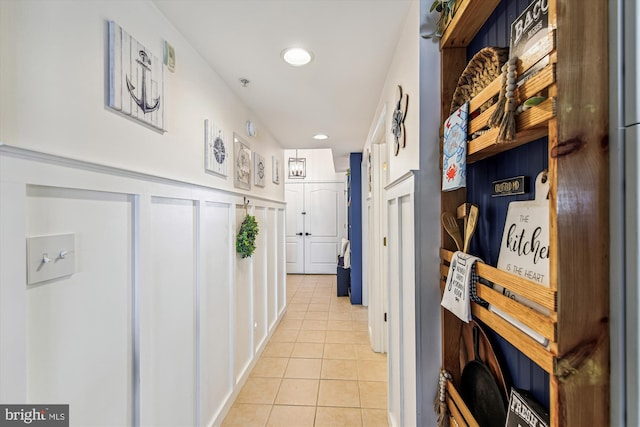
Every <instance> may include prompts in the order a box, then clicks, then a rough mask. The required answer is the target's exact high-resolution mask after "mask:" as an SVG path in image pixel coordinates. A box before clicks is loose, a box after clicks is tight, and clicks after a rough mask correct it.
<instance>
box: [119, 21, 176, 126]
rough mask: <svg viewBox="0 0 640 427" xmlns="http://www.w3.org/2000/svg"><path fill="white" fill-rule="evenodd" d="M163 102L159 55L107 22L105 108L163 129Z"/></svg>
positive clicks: (161, 65)
mask: <svg viewBox="0 0 640 427" xmlns="http://www.w3.org/2000/svg"><path fill="white" fill-rule="evenodd" d="M164 104H165V96H164V66H163V63H162V58H161V57H160V58H159V57H158V56H156V55H154V54H153V53H152V52H151V51H150V50H149V49H147V48H146V47H144V46H143V45H142V44H140V43H139V42H138V41H137V40H136V39H134V38H133V37H131V36H130V35H129V33H127V32H126V31H125V30H123V29H122V27H120V26H119V25H118V24H116V23H115V22H113V21H109V95H108V105H109V107H110V108H112V109H113V110H115V111H118V112H119V113H121V114H123V115H125V116H128V117H131V118H133V119H135V120H138V121H140V122H142V123H144V124H145V125H148V126H151V127H153V128H155V129H159V130H161V131H165V126H164V111H165V105H164Z"/></svg>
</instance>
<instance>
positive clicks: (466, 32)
mask: <svg viewBox="0 0 640 427" xmlns="http://www.w3.org/2000/svg"><path fill="white" fill-rule="evenodd" d="M458 2H459V3H460V5H459V6H458V7H457V9H456V12H455V14H454V15H453V18H452V19H451V21H450V22H449V24H448V25H447V28H446V29H445V31H444V33H443V34H442V38H440V48H441V49H444V48H449V47H466V46H467V45H468V44H469V43H470V42H471V40H473V38H474V37H475V35H476V34H478V31H479V30H480V28H482V25H484V23H485V21H486V20H487V18H488V17H489V16H490V15H491V14H492V13H493V10H494V9H495V8H496V6H498V4H500V0H458Z"/></svg>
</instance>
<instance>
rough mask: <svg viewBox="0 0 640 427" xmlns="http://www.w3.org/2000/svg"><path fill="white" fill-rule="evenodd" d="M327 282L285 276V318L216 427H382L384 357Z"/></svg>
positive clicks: (355, 309) (356, 310)
mask: <svg viewBox="0 0 640 427" xmlns="http://www.w3.org/2000/svg"><path fill="white" fill-rule="evenodd" d="M367 316H368V314H367V308H366V307H363V306H360V305H351V303H350V302H349V298H348V297H336V277H335V276H334V275H329V276H318V275H306V276H302V275H288V276H287V312H286V314H285V315H284V317H283V318H282V321H281V322H280V325H278V327H277V329H276V330H275V332H274V333H273V336H272V337H271V340H270V341H269V343H268V344H267V346H266V348H265V350H264V352H263V354H262V355H261V357H260V359H258V361H257V362H256V365H255V367H254V369H253V371H252V372H251V374H250V377H249V379H248V380H247V382H246V384H245V385H244V387H243V388H242V390H241V391H240V393H239V395H238V397H237V399H236V401H235V402H234V404H233V407H232V408H231V410H230V411H229V414H228V415H227V417H226V418H225V420H224V422H223V424H222V425H223V426H225V427H227V426H243V427H253V426H256V427H258V426H259V427H264V426H270V427H274V426H282V427H293V426H295V427H306V426H310V427H313V426H315V427H322V426H349V427H357V426H364V427H379V426H387V356H386V354H379V353H374V352H373V351H372V350H371V346H370V344H369V337H368V332H367V323H368V321H367Z"/></svg>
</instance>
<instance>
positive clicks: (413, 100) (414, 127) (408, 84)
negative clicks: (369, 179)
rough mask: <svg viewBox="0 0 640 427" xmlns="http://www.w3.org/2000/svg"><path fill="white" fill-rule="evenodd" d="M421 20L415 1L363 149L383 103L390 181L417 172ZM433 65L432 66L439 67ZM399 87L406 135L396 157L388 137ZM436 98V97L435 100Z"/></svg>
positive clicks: (373, 128)
mask: <svg viewBox="0 0 640 427" xmlns="http://www.w3.org/2000/svg"><path fill="white" fill-rule="evenodd" d="M419 21H420V4H419V2H418V1H414V2H412V4H411V7H410V9H409V12H408V13H407V18H406V21H405V24H404V27H403V31H402V35H401V36H400V39H399V41H398V45H397V46H396V50H395V54H394V56H393V59H392V61H391V66H390V67H389V71H388V73H387V77H386V79H385V84H384V89H383V91H382V94H381V96H380V101H379V103H378V108H377V109H376V114H375V115H374V116H373V117H372V118H371V120H372V125H371V130H370V132H369V136H368V137H367V141H366V143H365V147H366V146H367V145H370V144H371V138H372V136H373V133H374V130H375V128H376V124H377V121H378V117H379V116H380V113H381V112H382V111H383V109H384V106H385V104H386V120H385V122H386V125H387V131H386V132H385V134H384V137H385V139H386V141H387V145H386V146H387V151H388V152H387V158H388V159H389V162H388V167H389V170H388V181H387V182H392V181H394V180H396V179H398V178H399V177H401V176H403V175H404V174H405V173H406V172H408V171H410V170H413V169H418V168H419V167H420V163H419V159H420V156H419V153H420V139H419V137H420V131H421V127H420V102H421V96H420V91H419V90H420V86H419V81H420V70H419V60H420V50H419V41H420V37H419V35H418V29H419V23H420V22H419ZM437 64H438V63H437V62H436V63H434V67H436V68H437V67H439V65H437ZM398 85H400V86H402V90H403V93H406V94H408V95H409V105H408V108H407V115H406V119H405V122H404V125H405V131H406V136H407V141H406V146H405V148H401V149H400V152H399V153H398V155H397V156H395V155H394V149H393V147H394V137H393V135H392V134H391V118H392V116H393V112H394V109H395V107H396V104H397V102H398V97H397V94H396V91H397V87H398ZM433 86H434V87H435V88H437V87H438V86H439V80H438V81H433ZM437 99H439V95H438V98H437Z"/></svg>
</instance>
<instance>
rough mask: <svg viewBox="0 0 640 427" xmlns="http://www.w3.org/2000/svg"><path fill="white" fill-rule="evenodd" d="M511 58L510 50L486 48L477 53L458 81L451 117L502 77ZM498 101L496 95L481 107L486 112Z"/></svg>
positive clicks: (452, 101) (481, 110)
mask: <svg viewBox="0 0 640 427" xmlns="http://www.w3.org/2000/svg"><path fill="white" fill-rule="evenodd" d="M508 57H509V50H508V49H506V48H502V47H485V48H484V49H482V50H480V51H479V52H478V53H476V54H475V55H474V56H473V58H471V61H469V63H468V64H467V66H466V67H465V69H464V71H463V72H462V75H460V78H459V79H458V85H457V86H456V90H455V91H454V92H453V98H452V100H451V108H450V110H449V115H451V114H453V113H454V112H455V111H456V110H457V109H458V108H460V106H462V104H464V103H465V102H467V101H471V99H473V97H474V96H476V95H477V94H479V93H480V92H481V91H482V89H484V88H485V87H487V86H488V85H489V83H491V82H492V81H494V80H495V79H496V78H498V77H500V74H501V73H502V65H503V64H504V63H505V62H506V61H507V59H508ZM497 100H498V96H497V95H496V96H495V97H493V98H492V99H490V100H488V101H487V102H485V103H484V104H483V105H482V106H481V107H480V112H483V111H485V110H486V109H487V108H489V107H490V106H492V105H493V104H494V103H495V102H496V101H497Z"/></svg>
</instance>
